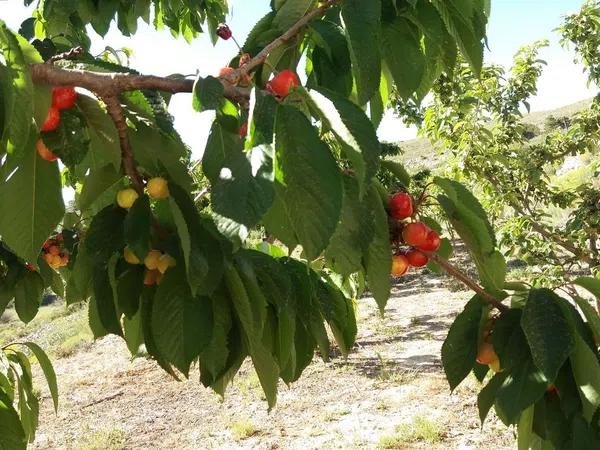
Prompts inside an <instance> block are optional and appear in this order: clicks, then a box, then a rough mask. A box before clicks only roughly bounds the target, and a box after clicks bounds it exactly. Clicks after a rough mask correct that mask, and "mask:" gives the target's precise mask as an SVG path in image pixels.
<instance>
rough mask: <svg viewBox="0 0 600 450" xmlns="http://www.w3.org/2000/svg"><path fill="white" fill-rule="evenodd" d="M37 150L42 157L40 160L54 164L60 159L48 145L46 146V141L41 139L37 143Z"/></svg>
mask: <svg viewBox="0 0 600 450" xmlns="http://www.w3.org/2000/svg"><path fill="white" fill-rule="evenodd" d="M35 149H36V150H37V152H38V155H40V158H42V159H44V160H46V161H50V162H52V161H56V160H57V159H58V156H56V155H55V154H54V153H52V151H51V150H50V149H49V148H48V147H47V146H46V144H44V141H42V140H41V139H38V140H37V142H36V143H35Z"/></svg>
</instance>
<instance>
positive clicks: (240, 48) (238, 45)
mask: <svg viewBox="0 0 600 450" xmlns="http://www.w3.org/2000/svg"><path fill="white" fill-rule="evenodd" d="M231 39H233V42H234V43H235V45H237V48H238V50H239V51H240V53H243V50H242V46H241V45H240V44H239V43H238V41H237V39H236V38H235V36H234V35H233V34H232V35H231Z"/></svg>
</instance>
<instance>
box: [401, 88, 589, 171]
mask: <svg viewBox="0 0 600 450" xmlns="http://www.w3.org/2000/svg"><path fill="white" fill-rule="evenodd" d="M591 101H592V100H591V99H587V100H582V101H580V102H576V103H573V104H571V105H567V106H563V107H561V108H557V109H552V110H548V111H538V112H533V113H531V114H527V115H525V116H524V117H523V121H524V122H525V123H527V124H529V125H533V126H534V127H536V128H537V129H538V130H539V131H540V132H541V133H542V134H541V135H543V132H544V126H545V122H546V119H548V118H549V117H551V116H554V117H571V116H573V115H574V114H576V113H577V112H579V111H581V110H583V109H585V108H587V107H588V106H589V104H590V102H591ZM399 144H400V145H401V146H402V148H403V149H404V154H403V155H402V156H400V157H399V158H398V160H400V161H402V162H403V163H404V164H405V165H406V167H408V168H409V169H410V170H411V171H415V170H419V169H421V168H424V167H427V168H432V167H437V166H439V165H441V164H442V163H443V159H442V158H439V156H438V155H437V154H436V152H437V150H436V149H434V148H433V146H432V145H431V143H430V142H429V140H428V139H426V138H417V139H412V140H409V141H403V142H400V143H399Z"/></svg>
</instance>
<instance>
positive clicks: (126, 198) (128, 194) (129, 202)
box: [117, 188, 139, 209]
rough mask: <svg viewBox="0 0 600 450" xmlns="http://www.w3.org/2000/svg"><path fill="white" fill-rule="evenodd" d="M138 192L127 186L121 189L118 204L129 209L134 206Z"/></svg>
mask: <svg viewBox="0 0 600 450" xmlns="http://www.w3.org/2000/svg"><path fill="white" fill-rule="evenodd" d="M138 197H139V195H138V193H137V192H136V191H135V189H133V188H127V189H123V190H120V191H119V192H118V194H117V204H118V205H119V206H120V207H121V208H125V209H129V208H131V207H132V206H133V204H134V203H135V201H136V200H137V198H138Z"/></svg>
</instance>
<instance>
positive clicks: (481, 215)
mask: <svg viewBox="0 0 600 450" xmlns="http://www.w3.org/2000/svg"><path fill="white" fill-rule="evenodd" d="M435 183H436V184H437V185H438V186H439V187H441V188H442V189H443V190H444V193H445V194H446V195H440V196H438V201H439V203H440V205H441V207H442V209H443V210H444V212H445V214H446V216H448V218H449V219H450V222H451V223H452V226H453V227H454V229H455V230H456V231H457V233H458V234H459V235H460V237H461V238H462V240H463V241H464V242H465V244H466V245H467V247H468V249H469V252H470V253H471V255H472V257H473V259H474V262H475V264H476V266H477V270H478V272H479V277H480V279H481V282H482V284H483V286H484V287H485V288H486V289H487V290H488V291H490V292H491V293H492V294H497V295H502V287H503V286H504V281H505V278H506V261H505V260H504V257H503V256H502V254H501V253H500V252H499V251H498V250H496V249H495V246H496V238H495V235H494V232H493V229H492V227H491V225H490V223H489V221H488V219H487V215H486V213H485V211H484V210H483V207H482V206H481V204H480V203H479V201H478V200H477V199H476V198H475V196H473V194H472V193H470V192H469V191H468V190H467V189H466V188H465V187H464V186H463V185H461V184H460V183H458V182H456V181H453V180H448V179H445V178H439V177H436V178H435Z"/></svg>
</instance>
